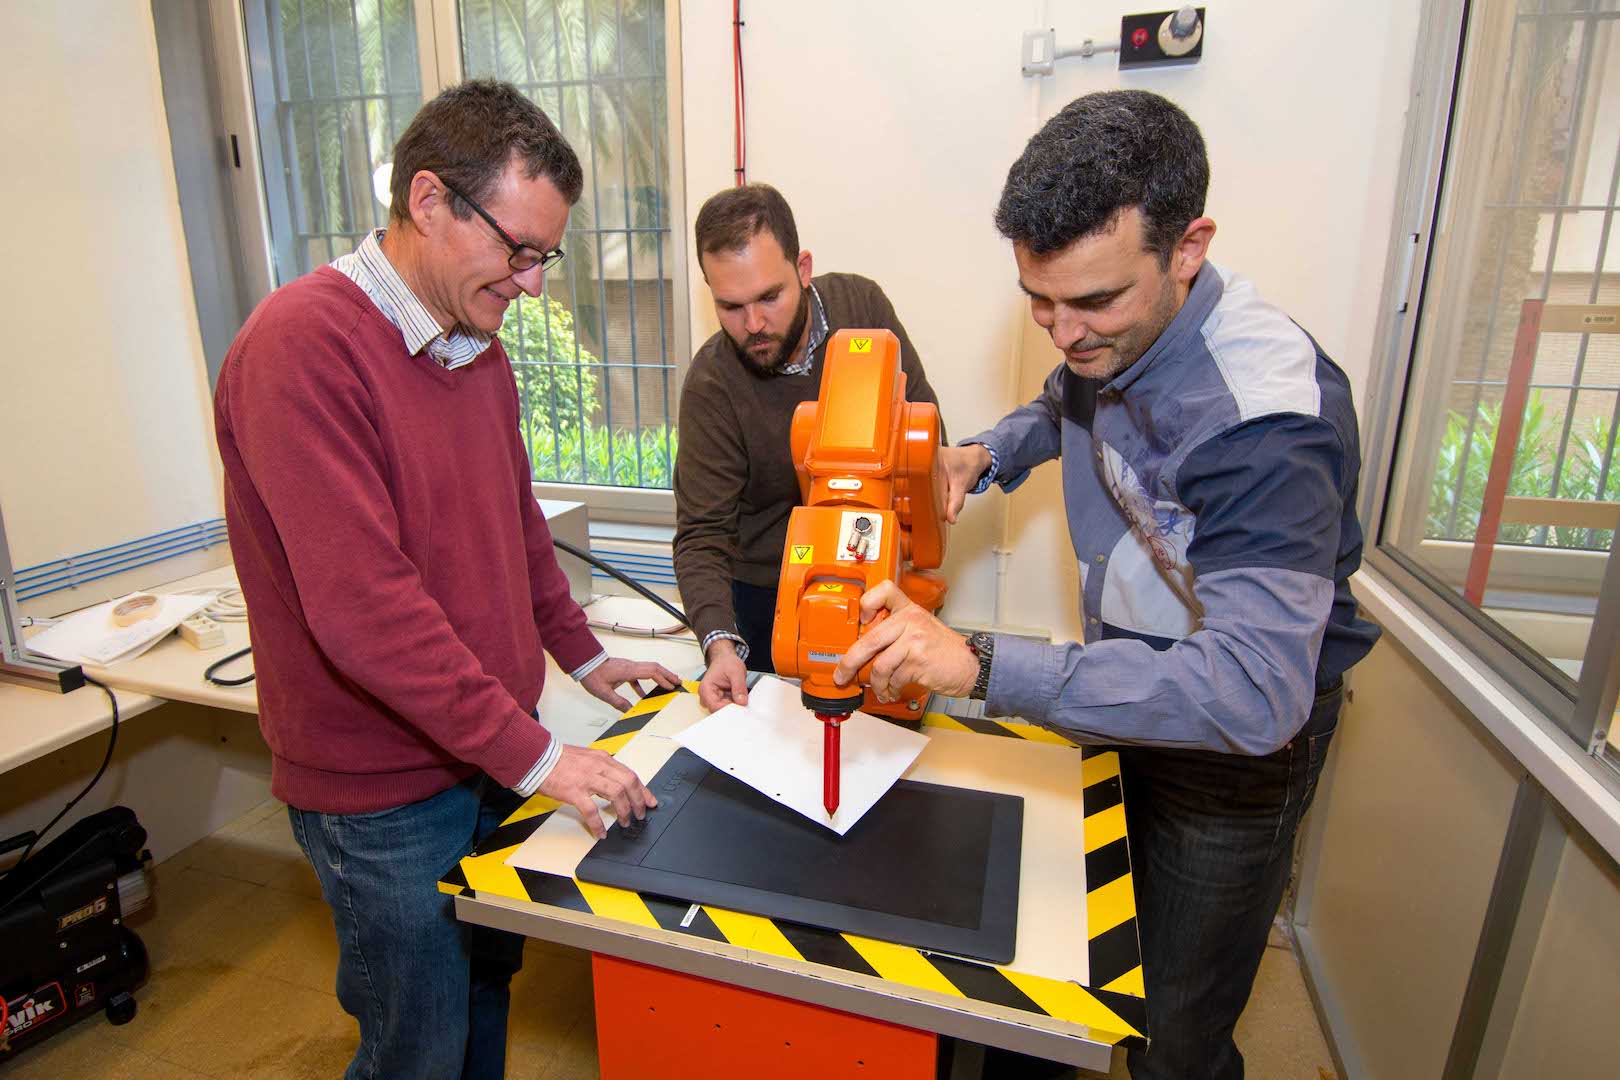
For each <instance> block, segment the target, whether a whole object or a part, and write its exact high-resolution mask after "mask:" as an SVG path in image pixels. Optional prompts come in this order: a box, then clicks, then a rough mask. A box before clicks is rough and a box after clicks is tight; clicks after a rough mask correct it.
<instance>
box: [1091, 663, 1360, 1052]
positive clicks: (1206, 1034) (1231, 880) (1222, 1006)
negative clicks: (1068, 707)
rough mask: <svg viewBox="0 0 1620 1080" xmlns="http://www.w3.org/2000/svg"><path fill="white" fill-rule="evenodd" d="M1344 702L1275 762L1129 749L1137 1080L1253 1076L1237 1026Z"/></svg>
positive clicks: (1329, 702)
mask: <svg viewBox="0 0 1620 1080" xmlns="http://www.w3.org/2000/svg"><path fill="white" fill-rule="evenodd" d="M1343 700H1344V688H1343V684H1342V683H1340V684H1338V685H1335V686H1333V687H1331V688H1329V689H1327V690H1324V691H1323V692H1321V693H1319V694H1317V696H1316V700H1315V702H1314V703H1313V704H1312V706H1311V713H1310V716H1309V717H1308V718H1307V720H1306V721H1305V726H1304V727H1303V728H1302V729H1301V730H1300V733H1299V734H1298V735H1296V736H1295V737H1294V740H1293V741H1292V742H1290V743H1289V744H1288V745H1287V746H1285V747H1283V748H1282V749H1281V750H1279V751H1277V752H1276V753H1275V754H1271V755H1269V756H1268V757H1263V758H1249V757H1239V756H1237V755H1232V754H1216V753H1210V752H1206V751H1198V750H1159V749H1145V748H1134V749H1133V748H1122V749H1121V750H1120V752H1119V760H1120V773H1121V777H1122V779H1123V782H1124V792H1125V814H1126V819H1127V823H1128V825H1129V828H1130V838H1131V840H1130V848H1131V874H1132V877H1133V878H1134V879H1135V883H1136V910H1137V925H1138V927H1139V929H1140V933H1141V938H1142V964H1143V975H1144V977H1145V978H1146V981H1147V1011H1148V1031H1149V1035H1150V1037H1151V1038H1150V1041H1149V1044H1148V1046H1147V1047H1145V1048H1144V1047H1142V1046H1140V1045H1136V1046H1133V1047H1132V1048H1131V1050H1130V1051H1129V1052H1128V1058H1127V1060H1128V1062H1129V1064H1130V1069H1131V1076H1132V1078H1133V1080H1154V1078H1159V1077H1166V1078H1168V1077H1174V1078H1176V1080H1193V1078H1203V1077H1210V1078H1220V1080H1228V1078H1238V1077H1241V1076H1242V1075H1243V1055H1242V1054H1240V1053H1239V1052H1238V1048H1237V1044H1236V1043H1234V1042H1233V1041H1232V1029H1233V1028H1234V1027H1235V1026H1236V1024H1237V1021H1238V1016H1239V1015H1240V1014H1241V1013H1242V1012H1243V1008H1244V1006H1245V1005H1246V1004H1247V1003H1248V1000H1249V991H1250V990H1251V989H1253V987H1254V976H1255V972H1256V971H1258V970H1259V967H1260V957H1261V955H1262V954H1263V953H1264V952H1265V948H1266V938H1267V936H1268V935H1269V933H1270V931H1271V925H1272V921H1273V919H1274V917H1275V916H1276V914H1277V906H1278V904H1279V903H1280V902H1281V901H1282V895H1283V890H1284V889H1285V888H1286V887H1287V884H1288V877H1289V871H1290V869H1291V867H1292V864H1293V853H1294V833H1295V830H1296V829H1297V828H1298V826H1299V821H1300V818H1301V817H1302V816H1303V815H1304V813H1305V810H1306V809H1307V808H1308V807H1309V806H1310V804H1311V798H1312V796H1313V795H1315V794H1316V780H1317V777H1318V776H1320V775H1321V772H1322V764H1323V762H1324V761H1325V760H1326V758H1327V751H1328V743H1329V741H1330V740H1331V739H1332V738H1333V732H1334V729H1335V728H1336V727H1337V726H1338V721H1339V706H1340V705H1341V704H1342V702H1343Z"/></svg>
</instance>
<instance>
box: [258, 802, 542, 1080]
mask: <svg viewBox="0 0 1620 1080" xmlns="http://www.w3.org/2000/svg"><path fill="white" fill-rule="evenodd" d="M519 802H521V800H520V799H519V797H518V796H517V795H516V794H514V793H512V792H510V791H507V790H506V789H504V788H501V787H499V786H498V785H496V784H495V782H494V781H493V780H490V779H489V778H488V777H486V776H484V775H483V774H482V773H479V774H476V775H474V776H472V777H470V778H469V779H467V780H465V781H463V782H462V783H460V784H457V785H456V786H455V787H453V788H451V789H449V790H448V791H443V792H440V793H439V794H437V795H435V796H433V797H432V798H430V799H423V800H422V801H421V802H416V803H411V804H409V805H407V806H396V807H394V808H393V809H391V810H380V811H377V812H376V813H370V814H321V813H315V812H313V811H308V810H298V809H296V808H294V807H290V806H289V807H288V808H287V814H288V816H289V817H290V818H291V819H292V829H293V836H294V837H295V838H297V840H298V846H299V847H301V848H303V849H304V854H305V856H307V857H308V859H309V861H310V864H311V865H312V866H314V867H315V874H316V876H317V877H319V878H320V881H321V895H322V896H323V897H324V898H325V899H326V903H327V906H328V907H330V908H331V909H332V923H333V926H334V927H335V928H336V930H337V937H338V946H339V957H338V974H337V996H338V1001H339V1002H341V1003H342V1005H343V1008H344V1010H345V1011H346V1012H348V1013H349V1015H351V1016H353V1017H354V1018H355V1019H356V1020H358V1021H359V1022H360V1049H359V1050H358V1051H356V1052H355V1056H354V1060H353V1061H352V1062H350V1064H349V1068H348V1071H347V1072H345V1073H344V1076H345V1078H346V1080H362V1078H364V1080H370V1078H373V1077H385V1078H387V1080H406V1078H411V1077H422V1078H424V1080H426V1078H429V1077H432V1078H434V1080H440V1078H443V1077H455V1076H461V1077H467V1078H469V1080H484V1078H486V1077H501V1076H504V1075H505V1072H506V1013H507V1006H508V1005H509V1004H510V1001H511V995H510V993H509V985H510V983H511V980H512V976H513V975H514V974H516V973H517V971H518V969H519V968H521V967H522V966H523V938H521V937H519V936H518V935H516V934H507V933H503V932H501V931H498V930H490V929H487V928H485V927H481V926H469V925H467V924H464V923H460V922H457V921H456V917H455V913H454V910H453V907H452V901H451V898H450V897H449V896H446V895H444V894H443V893H441V892H439V890H438V880H439V878H440V877H442V876H443V875H444V874H445V873H446V872H447V871H449V870H450V868H451V867H453V866H455V865H456V863H457V862H458V861H460V859H461V857H462V856H464V855H466V854H467V853H469V852H470V851H471V850H472V848H473V845H474V844H475V843H476V842H477V840H478V839H479V838H480V837H482V836H484V835H485V834H487V833H488V832H490V831H491V830H492V829H494V828H495V827H496V826H497V825H499V824H500V823H501V821H502V820H504V819H505V818H506V817H507V816H509V815H510V814H511V813H512V811H514V810H515V809H516V808H517V806H518V804H519Z"/></svg>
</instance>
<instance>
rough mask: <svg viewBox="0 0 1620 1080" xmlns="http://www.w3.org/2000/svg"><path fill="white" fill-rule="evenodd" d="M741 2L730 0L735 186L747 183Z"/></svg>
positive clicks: (746, 117)
mask: <svg viewBox="0 0 1620 1080" xmlns="http://www.w3.org/2000/svg"><path fill="white" fill-rule="evenodd" d="M742 28H743V23H742V0H731V72H732V93H733V98H732V100H733V101H734V103H735V106H736V108H735V113H736V123H737V166H736V169H735V172H736V174H737V186H738V187H742V186H743V185H744V184H746V183H747V182H748V123H747V120H748V108H747V101H746V98H747V95H746V94H745V92H744V89H743V59H742Z"/></svg>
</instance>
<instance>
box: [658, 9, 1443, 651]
mask: <svg viewBox="0 0 1620 1080" xmlns="http://www.w3.org/2000/svg"><path fill="white" fill-rule="evenodd" d="M1209 6H1210V8H1211V12H1210V16H1209V36H1208V39H1207V43H1206V45H1205V54H1204V59H1203V60H1202V62H1201V63H1199V64H1198V65H1196V66H1195V67H1191V68H1175V69H1166V70H1160V71H1152V72H1138V73H1121V72H1120V71H1119V70H1118V69H1117V64H1116V61H1115V60H1114V58H1112V57H1111V56H1099V57H1095V58H1092V59H1078V58H1077V59H1070V60H1064V61H1060V62H1059V65H1058V73H1057V74H1056V75H1055V76H1054V77H1052V78H1049V79H1039V80H1035V79H1024V78H1023V77H1022V76H1021V75H1020V74H1019V70H1018V53H1019V41H1020V37H1021V34H1022V32H1023V31H1024V30H1025V29H1028V28H1033V27H1037V26H1052V27H1055V29H1056V30H1057V35H1058V40H1059V42H1060V44H1070V43H1073V44H1078V43H1079V42H1080V41H1081V40H1082V39H1083V38H1086V37H1095V38H1098V39H1103V38H1109V37H1114V36H1116V35H1117V33H1118V28H1119V21H1118V19H1119V16H1120V15H1121V14H1123V13H1126V12H1129V11H1133V10H1141V6H1140V5H1126V4H1096V5H1085V6H1084V9H1082V5H1078V4H1059V3H1040V2H1035V0H1031V2H1025V3H1010V4H982V3H974V2H966V0H956V2H941V0H935V2H925V0H889V2H886V3H882V4H874V3H870V2H861V3H857V2H853V0H827V2H824V3H820V4H814V5H786V4H767V3H764V2H761V0H755V2H753V3H746V4H744V11H743V14H744V18H745V20H746V22H747V25H746V27H745V28H744V30H743V35H744V42H743V50H744V60H745V63H746V71H747V76H748V115H749V122H748V145H749V156H748V172H749V178H750V179H754V180H763V181H766V182H769V183H772V184H774V185H776V186H777V187H779V188H780V189H781V190H782V191H783V193H784V194H785V195H786V196H787V197H788V199H789V201H790V202H791V203H792V204H793V208H794V212H795V214H796V216H797V218H798V221H799V232H800V238H801V240H802V241H803V243H804V245H805V246H806V247H807V248H809V249H810V250H811V251H813V252H814V254H815V256H816V265H817V267H818V268H819V269H822V270H850V271H855V272H858V273H863V274H866V275H868V276H870V277H872V278H874V279H876V280H877V281H878V282H879V283H880V284H882V285H883V287H884V289H885V291H887V292H888V294H889V296H890V298H891V299H893V301H894V303H895V307H896V309H897V310H898V311H899V313H900V316H901V318H902V320H904V322H905V324H906V328H907V330H908V331H909V332H910V333H911V336H912V337H913V339H914V340H915V341H916V342H917V346H918V349H919V350H920V351H921V353H922V356H923V360H924V363H925V364H926V365H927V367H928V371H929V379H930V381H931V382H932V383H933V384H934V385H935V387H936V388H937V389H938V391H939V395H940V399H941V403H942V405H943V408H944V413H945V419H946V422H947V424H948V426H949V427H950V430H951V433H952V436H953V438H955V437H960V436H964V435H968V434H971V433H973V432H975V431H978V430H980V429H982V428H984V427H987V426H988V425H990V424H992V423H994V422H995V421H996V420H997V419H999V418H1000V417H1001V416H1002V415H1003V414H1004V413H1005V412H1006V411H1007V410H1008V409H1010V408H1012V407H1013V406H1014V405H1016V404H1017V403H1019V402H1020V401H1022V400H1026V399H1027V398H1028V397H1030V396H1032V395H1033V394H1034V393H1035V392H1036V391H1037V390H1038V388H1039V386H1040V383H1041V381H1042V379H1043V378H1044V377H1045V374H1046V373H1047V372H1048V371H1049V370H1050V369H1051V368H1052V366H1053V365H1055V364H1056V363H1057V361H1058V357H1057V354H1056V352H1055V350H1053V349H1052V347H1051V344H1050V342H1049V341H1047V340H1046V339H1045V337H1044V335H1043V334H1041V332H1040V331H1039V330H1038V329H1037V328H1036V327H1034V325H1033V324H1032V323H1029V321H1028V315H1027V311H1026V309H1025V306H1024V304H1023V303H1022V301H1021V300H1020V298H1019V294H1018V291H1017V288H1016V284H1015V281H1016V279H1015V270H1014V267H1013V262H1012V256H1011V253H1010V251H1009V250H1008V248H1007V245H1006V244H1005V243H1004V242H1002V241H1001V239H1000V238H999V237H998V236H997V235H996V233H995V230H994V228H993V227H992V225H991V220H990V218H991V213H992V212H993V210H994V207H995V203H996V199H997V196H998V195H999V193H1000V189H1001V183H1002V181H1003V179H1004V178H1005V176H1006V172H1007V168H1008V166H1009V165H1011V164H1012V162H1013V160H1014V158H1016V157H1017V155H1018V153H1019V151H1020V150H1021V149H1022V147H1023V144H1024V142H1025V140H1026V139H1028V137H1029V136H1030V135H1031V134H1033V133H1034V131H1035V130H1036V129H1037V128H1038V126H1039V125H1040V123H1041V122H1042V121H1043V120H1044V119H1046V118H1047V117H1049V116H1051V115H1052V114H1053V113H1054V112H1055V111H1056V110H1057V109H1059V108H1061V107H1062V106H1063V105H1064V104H1066V103H1067V102H1068V101H1070V100H1072V99H1073V98H1074V97H1077V96H1079V95H1080V94H1083V93H1087V92H1089V91H1093V90H1101V89H1109V88H1115V87H1137V88H1143V89H1150V90H1155V91H1157V92H1160V93H1163V94H1165V95H1167V96H1169V97H1171V98H1172V99H1174V100H1175V101H1177V102H1178V103H1179V104H1181V105H1182V106H1183V107H1184V108H1186V109H1187V111H1188V112H1189V113H1190V114H1191V115H1192V116H1193V118H1194V119H1195V120H1197V121H1198V122H1199V124H1200V125H1201V126H1202V127H1203V130H1204V135H1205V138H1206V140H1207V142H1208V143H1209V147H1210V157H1211V163H1212V170H1213V182H1212V187H1211V191H1210V199H1209V212H1210V214H1211V216H1213V217H1214V218H1215V220H1216V222H1217V223H1218V225H1219V229H1220V231H1219V234H1218V235H1217V237H1216V240H1215V246H1214V258H1216V259H1217V260H1218V261H1220V262H1222V263H1223V264H1225V265H1227V266H1229V267H1232V268H1234V269H1237V270H1239V271H1240V272H1242V273H1244V274H1247V275H1248V276H1249V277H1251V278H1253V279H1255V280H1256V282H1257V283H1258V284H1259V286H1260V287H1261V289H1262V290H1263V291H1264V292H1265V293H1266V294H1267V295H1269V296H1270V297H1271V298H1272V299H1274V300H1275V301H1276V302H1278V303H1279V304H1281V305H1282V306H1283V307H1284V308H1286V309H1287V310H1288V311H1289V312H1290V313H1291V314H1292V315H1293V316H1294V317H1295V318H1296V319H1298V320H1299V321H1300V323H1301V324H1303V325H1304V326H1305V327H1306V328H1307V329H1309V330H1310V331H1311V332H1312V333H1313V334H1315V335H1316V337H1317V339H1318V340H1319V341H1320V342H1321V343H1322V345H1323V347H1324V348H1325V349H1327V350H1328V352H1329V353H1330V355H1332V356H1333V357H1334V358H1335V359H1336V360H1338V361H1339V363H1340V364H1341V365H1342V366H1344V367H1345V368H1346V370H1347V371H1349V373H1350V375H1351V378H1352V380H1353V381H1354V382H1355V383H1356V385H1357V387H1358V389H1359V388H1360V387H1363V386H1365V385H1366V380H1367V374H1368V368H1369V363H1370V361H1369V353H1370V350H1371V347H1372V336H1373V332H1372V323H1373V319H1374V316H1375V314H1376V311H1377V305H1378V299H1379V294H1380V290H1381V284H1382V275H1383V263H1384V255H1385V251H1386V248H1387V244H1388V234H1389V230H1390V215H1391V212H1392V208H1393V204H1394V182H1395V172H1396V168H1397V165H1398V158H1399V154H1400V146H1401V137H1402V134H1403V124H1404V109H1405V99H1406V94H1407V90H1408V86H1409V82H1410V71H1411V62H1412V43H1413V38H1414V35H1415V33H1416V27H1417V16H1418V8H1419V5H1417V4H1414V3H1411V2H1410V0H1369V2H1368V3H1365V4H1359V5H1347V4H1344V3H1342V2H1335V0H1300V2H1295V3H1286V4H1285V3H1278V2H1275V0H1272V2H1263V0H1234V2H1232V3H1226V4H1211V5H1209ZM681 15H682V18H681V32H682V64H683V68H684V71H683V95H684V101H683V105H684V114H685V115H684V122H685V131H686V192H687V221H688V223H690V221H691V220H692V219H693V218H694V217H695V216H696V213H697V208H698V207H699V206H700V205H702V202H703V200H704V199H705V198H707V197H708V196H709V195H711V194H713V193H714V192H715V191H718V190H719V189H720V188H721V187H724V186H726V185H727V184H729V183H730V182H731V179H732V174H731V168H732V143H731V140H732V126H731V108H732V104H731V102H732V96H731V27H730V20H731V5H730V4H729V3H725V2H724V0H684V2H683V3H682V5H681ZM1311 46H1316V47H1314V48H1311ZM689 273H690V281H691V283H692V311H693V319H692V325H693V339H694V344H696V343H699V342H701V341H702V340H703V339H704V338H705V337H706V336H707V335H708V334H709V333H712V332H713V330H714V328H715V322H714V316H713V310H712V307H711V305H710V300H709V296H708V292H707V289H706V288H705V287H704V284H703V278H702V275H701V273H700V272H699V270H698V268H697V266H696V265H695V263H694V264H693V265H691V267H690V271H689ZM1366 409H1367V403H1366V402H1363V403H1362V410H1363V415H1366ZM1043 472H1044V473H1045V474H1046V475H1044V476H1043V475H1039V474H1038V475H1037V477H1036V478H1035V479H1034V480H1032V481H1031V482H1030V483H1029V484H1028V485H1026V486H1025V488H1023V489H1021V490H1020V491H1019V492H1018V493H1017V494H1016V495H1015V496H1013V497H1012V500H1011V501H1012V503H1013V507H1012V510H1013V512H1012V514H1011V515H1010V518H1011V520H1010V521H1006V522H1004V520H1003V513H1004V506H1003V503H1004V500H1003V497H1002V496H1000V495H992V496H988V497H981V498H980V499H978V500H975V502H974V503H973V504H971V508H970V512H969V513H968V514H967V515H966V517H965V521H964V524H963V525H961V526H959V527H958V528H957V529H956V531H955V532H954V533H953V535H952V538H951V544H952V554H951V558H950V560H949V564H948V567H947V569H948V571H949V573H950V574H951V588H952V599H951V602H950V604H949V606H948V609H947V610H948V614H949V615H950V616H951V618H952V619H953V620H954V621H958V622H963V623H966V622H986V621H988V620H989V619H990V618H991V615H992V612H993V609H994V605H995V598H994V592H995V588H994V573H993V560H992V557H991V554H990V552H991V548H992V547H993V546H994V545H995V544H997V543H999V542H1003V541H1005V543H1006V544H1007V545H1008V546H1009V547H1010V548H1011V549H1012V550H1013V551H1014V552H1015V554H1014V555H1013V557H1012V558H1011V560H1010V563H1009V565H1010V571H1009V582H1008V589H1007V594H1006V599H1005V603H1004V604H1003V606H1002V609H1001V611H1000V621H1001V622H1002V623H1003V624H1005V625H1022V626H1038V627H1050V628H1052V629H1053V630H1054V631H1055V632H1056V633H1058V634H1060V635H1062V636H1065V637H1068V636H1074V635H1076V634H1077V633H1078V627H1077V625H1076V620H1075V618H1074V611H1075V604H1076V592H1075V585H1076V581H1077V576H1076V574H1075V572H1074V560H1073V554H1072V552H1071V550H1070V548H1069V545H1068V539H1067V534H1066V532H1065V531H1064V529H1063V526H1062V518H1061V514H1062V511H1061V498H1060V497H1059V494H1058V487H1057V483H1056V470H1055V469H1053V468H1048V469H1046V470H1043ZM1056 582H1062V585H1061V587H1060V586H1058V585H1057V584H1056Z"/></svg>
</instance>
